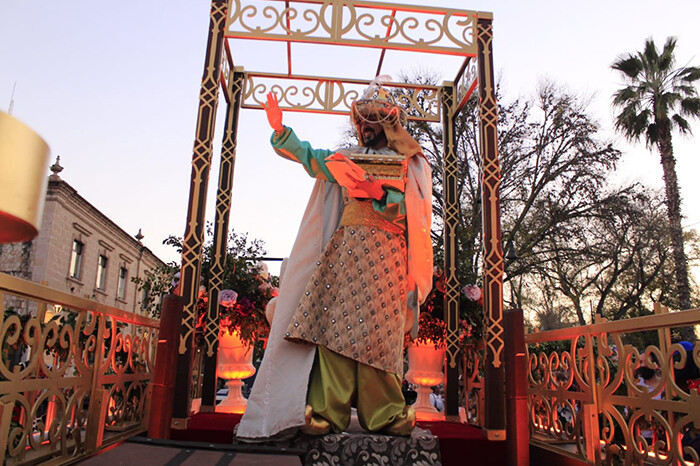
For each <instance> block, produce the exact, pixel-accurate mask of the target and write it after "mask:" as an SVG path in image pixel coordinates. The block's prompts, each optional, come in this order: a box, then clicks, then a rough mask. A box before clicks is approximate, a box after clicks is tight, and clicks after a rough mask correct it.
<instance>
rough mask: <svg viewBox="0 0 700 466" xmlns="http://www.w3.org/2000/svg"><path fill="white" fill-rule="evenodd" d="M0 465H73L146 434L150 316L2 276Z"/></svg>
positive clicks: (153, 340) (153, 341) (154, 336)
mask: <svg viewBox="0 0 700 466" xmlns="http://www.w3.org/2000/svg"><path fill="white" fill-rule="evenodd" d="M0 308H2V309H3V310H4V316H3V318H2V320H1V321H0V344H1V345H2V353H1V356H0V452H1V453H2V456H1V458H2V460H3V462H4V464H8V465H12V464H30V463H31V464H34V463H37V462H41V461H45V460H48V459H50V458H52V464H63V463H68V462H75V461H76V460H77V459H79V458H81V457H84V456H86V455H89V454H91V453H94V452H95V451H97V450H99V449H100V448H102V447H104V446H106V445H109V444H111V443H114V442H117V441H119V440H122V439H123V438H125V437H127V436H130V435H134V434H135V433H138V432H141V431H143V430H145V427H146V426H147V419H146V417H147V414H148V405H149V392H150V389H149V383H150V381H151V378H152V370H153V364H154V362H155V349H156V345H157V341H158V325H159V323H158V322H157V321H154V320H152V319H148V318H146V317H142V316H139V315H135V314H132V313H128V312H125V311H122V310H119V309H116V308H112V307H109V306H106V305H104V304H100V303H97V302H95V301H91V300H88V299H82V298H77V297H75V296H73V295H71V294H67V293H62V292H59V291H56V290H52V289H50V288H48V287H45V286H41V285H37V284H35V283H32V282H28V281H25V280H21V279H18V278H14V277H11V276H9V275H6V274H0Z"/></svg>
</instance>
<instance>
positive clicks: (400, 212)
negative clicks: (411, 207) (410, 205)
mask: <svg viewBox="0 0 700 466" xmlns="http://www.w3.org/2000/svg"><path fill="white" fill-rule="evenodd" d="M384 193H385V194H384V197H382V198H381V199H380V200H378V201H377V200H375V199H372V207H374V210H375V212H377V213H379V214H380V215H381V216H382V217H384V218H386V219H387V220H388V221H390V222H392V223H396V224H401V223H402V222H403V221H404V219H405V218H406V195H405V194H404V193H402V192H401V191H399V190H397V189H394V188H389V187H385V188H384Z"/></svg>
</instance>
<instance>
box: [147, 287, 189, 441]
mask: <svg viewBox="0 0 700 466" xmlns="http://www.w3.org/2000/svg"><path fill="white" fill-rule="evenodd" d="M181 323H182V299H181V298H180V297H179V296H177V295H172V294H170V295H166V296H164V297H163V306H162V309H161V314H160V330H159V332H158V347H157V352H156V365H155V372H154V374H153V384H152V396H151V413H150V416H149V422H148V436H149V437H150V438H161V439H169V438H170V424H171V420H172V417H173V396H174V394H175V371H176V370H177V356H178V344H179V343H180V324H181Z"/></svg>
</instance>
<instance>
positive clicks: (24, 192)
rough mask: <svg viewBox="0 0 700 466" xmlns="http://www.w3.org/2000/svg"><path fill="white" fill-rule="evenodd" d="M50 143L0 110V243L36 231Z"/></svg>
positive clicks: (25, 237)
mask: <svg viewBox="0 0 700 466" xmlns="http://www.w3.org/2000/svg"><path fill="white" fill-rule="evenodd" d="M48 161H49V146H48V145H47V144H46V142H45V141H44V140H43V139H42V138H41V137H40V136H39V135H38V134H36V133H35V132H34V131H33V130H32V129H31V128H29V127H28V126H27V125H25V124H24V123H22V122H21V121H19V120H17V119H16V118H14V117H12V116H10V115H8V114H7V113H4V112H0V244H2V243H15V242H20V241H29V240H31V239H33V238H34V237H35V236H36V235H37V234H38V233H39V227H40V226H41V215H42V213H43V210H44V197H45V195H46V184H47V182H48V178H47V176H46V168H47V165H48Z"/></svg>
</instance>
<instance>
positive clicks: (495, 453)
mask: <svg viewBox="0 0 700 466" xmlns="http://www.w3.org/2000/svg"><path fill="white" fill-rule="evenodd" d="M417 424H418V427H420V428H421V429H428V430H429V431H430V432H432V433H433V435H435V436H436V437H437V438H438V439H439V441H440V455H442V464H443V466H453V465H464V464H467V463H468V464H470V465H483V466H501V465H504V464H506V442H505V441H501V442H492V441H489V440H488V439H487V438H486V434H485V433H484V432H483V431H482V430H481V429H479V428H478V427H474V426H471V425H469V424H462V423H459V422H445V421H434V422H430V421H418V422H417Z"/></svg>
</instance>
